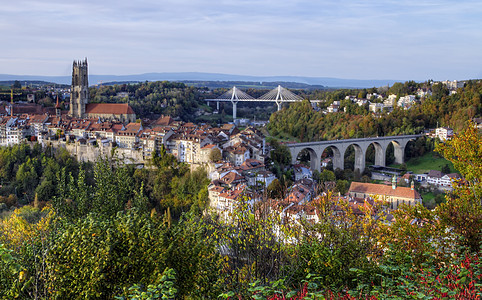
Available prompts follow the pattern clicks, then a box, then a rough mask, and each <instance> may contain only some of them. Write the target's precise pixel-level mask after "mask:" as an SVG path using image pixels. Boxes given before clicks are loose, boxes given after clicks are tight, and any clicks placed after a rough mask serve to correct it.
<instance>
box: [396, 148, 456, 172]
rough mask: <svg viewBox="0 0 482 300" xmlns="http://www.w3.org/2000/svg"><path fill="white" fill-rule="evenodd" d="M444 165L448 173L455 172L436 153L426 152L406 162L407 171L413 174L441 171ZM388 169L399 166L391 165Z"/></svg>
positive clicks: (452, 167)
mask: <svg viewBox="0 0 482 300" xmlns="http://www.w3.org/2000/svg"><path fill="white" fill-rule="evenodd" d="M446 164H448V165H449V167H450V173H455V172H456V170H455V168H454V166H453V165H452V163H451V162H449V161H448V160H446V159H445V158H443V157H441V156H440V155H439V154H438V153H436V152H428V153H425V154H424V155H422V156H419V157H414V158H411V159H409V160H408V161H407V162H406V165H407V170H408V171H412V172H413V173H415V174H422V173H428V172H429V171H430V170H438V171H441V169H442V167H443V166H445V165H446ZM390 167H394V168H399V167H400V165H397V164H392V165H390Z"/></svg>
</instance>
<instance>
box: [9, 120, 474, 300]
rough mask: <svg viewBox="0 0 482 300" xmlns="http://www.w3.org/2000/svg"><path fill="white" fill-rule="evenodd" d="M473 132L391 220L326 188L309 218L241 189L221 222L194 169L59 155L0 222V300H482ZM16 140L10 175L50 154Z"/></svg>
mask: <svg viewBox="0 0 482 300" xmlns="http://www.w3.org/2000/svg"><path fill="white" fill-rule="evenodd" d="M481 141H482V137H481V135H480V133H478V132H477V130H476V129H475V128H474V127H471V126H469V127H468V129H467V130H465V131H464V132H463V133H461V134H460V135H458V136H457V137H455V138H454V139H453V140H452V141H450V142H447V143H446V144H444V145H440V146H439V148H438V149H439V151H440V152H441V153H442V154H443V155H444V156H446V158H447V159H449V160H451V161H452V162H453V163H454V165H455V166H456V167H457V168H458V169H459V171H460V172H461V174H463V175H464V176H465V177H466V181H464V182H457V183H455V187H456V188H455V190H454V192H453V194H451V195H450V196H448V197H447V199H446V200H447V201H446V203H445V204H443V205H440V206H439V207H438V208H437V209H436V210H428V209H426V208H424V207H422V206H416V207H403V206H402V208H401V209H399V210H397V211H395V212H393V215H394V217H395V219H394V221H393V222H391V223H389V222H387V220H386V216H387V213H388V211H387V210H386V208H385V206H384V204H383V202H375V203H374V204H370V203H368V202H367V203H365V205H364V206H363V207H362V208H361V210H362V214H361V215H356V214H354V212H353V210H352V208H351V206H350V205H349V204H348V203H347V202H345V201H344V200H343V199H338V200H333V198H332V197H331V196H330V194H329V193H328V194H326V195H323V196H320V197H317V198H316V200H314V201H313V202H312V204H313V205H315V206H316V207H317V209H318V215H317V217H318V219H319V222H317V223H311V222H309V221H307V220H306V219H304V218H302V219H300V222H299V223H288V222H286V219H285V218H283V217H282V216H281V215H280V214H279V213H276V212H273V211H272V210H271V209H270V207H271V205H270V203H269V202H268V200H264V201H260V202H258V203H252V202H251V201H250V199H249V198H245V199H244V200H243V201H241V202H240V203H239V206H238V208H237V209H236V210H234V211H233V212H231V213H230V214H229V220H230V221H225V220H224V218H222V217H218V216H217V215H214V214H213V215H211V214H209V212H208V211H206V210H204V207H205V205H206V182H205V180H206V179H205V174H204V173H203V172H202V171H198V172H199V173H196V172H190V171H189V170H188V169H187V168H186V166H185V165H184V164H180V163H178V162H177V161H176V160H175V159H174V158H173V157H172V156H170V155H168V154H166V153H165V152H164V151H162V152H161V153H160V154H159V155H156V156H154V158H153V162H152V166H151V168H149V169H144V170H134V169H133V168H131V167H128V166H124V165H122V164H119V162H117V161H116V160H115V158H111V159H109V160H104V161H99V162H97V163H96V164H94V165H93V166H89V165H77V164H75V163H73V164H72V165H71V166H72V168H71V169H70V171H69V169H68V168H67V167H66V166H67V165H68V164H63V165H61V166H62V167H60V166H59V167H58V169H56V172H54V175H55V176H54V179H55V194H54V195H53V196H52V197H51V198H50V199H48V201H46V202H47V203H46V205H45V207H44V208H43V209H41V208H40V205H38V203H37V205H35V202H36V201H33V203H32V205H25V206H23V207H19V208H16V209H14V210H13V211H12V210H9V211H8V214H4V216H3V218H2V219H1V220H0V298H1V299H160V298H163V299H202V298H207V299H215V298H218V297H220V298H225V299H226V298H230V299H251V298H254V299H323V297H324V298H327V299H413V298H415V297H416V298H419V299H445V298H452V299H480V297H481V296H482V293H481V288H480V287H481V286H482V264H481V263H480V257H481V254H482V252H481V246H482V245H481V243H480V241H481V236H482V224H481V223H480V220H481V219H482V218H481V211H482V209H481V205H482V204H481V203H480V192H481V186H482V176H481V171H480V170H481V165H480V164H481V160H482V155H481V149H482V144H481ZM22 147H26V146H18V148H15V147H11V148H6V150H5V149H2V150H4V151H5V152H4V153H7V154H8V153H10V154H9V155H6V156H2V157H9V159H8V160H6V161H10V164H12V168H15V166H17V167H16V168H17V170H16V171H12V173H11V174H10V175H9V176H10V178H16V174H15V175H14V173H15V172H16V173H18V172H20V171H19V170H20V169H21V168H20V166H21V165H22V164H24V163H26V162H27V161H28V160H29V159H30V161H32V160H33V158H35V157H36V156H39V157H42V155H44V157H46V158H45V159H46V160H47V158H48V157H50V155H54V156H55V155H59V154H55V153H54V154H50V153H45V152H44V151H43V150H41V149H37V150H36V151H37V152H35V151H34V150H33V149H32V148H30V149H27V148H22ZM14 149H15V151H16V152H14ZM20 149H23V150H22V151H20ZM461 150H463V151H461ZM28 151H30V152H28ZM278 151H279V152H280V153H282V152H283V151H284V150H283V147H279V149H278ZM12 152H14V153H18V154H19V155H18V157H17V155H13V156H12V154H11V153H12ZM22 153H29V155H28V156H27V155H25V157H23V156H22V155H20V154H22ZM12 157H16V158H15V159H13V158H12ZM66 161H68V159H67V160H66ZM276 163H278V164H283V159H282V158H281V157H279V158H278V159H276ZM33 166H35V164H33ZM39 166H42V164H39ZM2 170H4V171H2V172H7V171H8V170H9V168H3V167H2ZM39 172H40V173H38V174H39V175H40V177H42V176H43V173H44V172H45V168H40V167H39ZM319 176H320V178H327V179H332V177H333V174H329V173H325V174H320V175H319ZM166 183H167V184H166ZM9 184H11V183H9ZM19 188H20V187H19ZM9 189H10V190H11V187H10V188H9ZM157 197H161V198H162V199H161V200H159V199H158V198H157ZM37 202H38V200H37ZM171 210H172V215H171ZM335 210H336V211H337V213H334V211H335Z"/></svg>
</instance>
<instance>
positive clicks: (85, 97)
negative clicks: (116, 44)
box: [69, 58, 136, 123]
mask: <svg viewBox="0 0 482 300" xmlns="http://www.w3.org/2000/svg"><path fill="white" fill-rule="evenodd" d="M69 115H70V116H71V117H73V118H80V119H86V118H87V119H98V118H100V119H103V120H110V121H119V122H122V123H130V122H135V121H136V114H135V112H134V110H132V107H130V105H129V104H127V103H89V74H88V66H87V58H86V59H85V60H84V61H74V63H73V66H72V85H71V88H70V112H69Z"/></svg>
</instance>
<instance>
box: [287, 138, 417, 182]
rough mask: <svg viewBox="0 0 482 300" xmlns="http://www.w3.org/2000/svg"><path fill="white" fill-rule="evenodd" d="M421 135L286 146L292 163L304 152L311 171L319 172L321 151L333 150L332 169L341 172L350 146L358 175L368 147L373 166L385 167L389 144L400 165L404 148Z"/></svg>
mask: <svg viewBox="0 0 482 300" xmlns="http://www.w3.org/2000/svg"><path fill="white" fill-rule="evenodd" d="M421 136H422V135H421V134H414V135H398V136H383V137H372V138H357V139H348V140H334V141H321V142H308V143H296V144H286V146H287V147H288V149H289V150H290V152H291V159H292V163H293V164H294V163H296V159H297V157H298V155H299V154H300V152H301V151H303V150H306V151H308V153H309V154H310V163H311V169H312V170H318V171H320V170H321V162H320V157H321V155H322V154H323V151H325V149H327V148H331V149H332V150H333V169H337V168H339V169H341V170H343V165H344V159H345V151H346V149H348V147H350V146H351V145H353V146H354V148H355V170H356V169H358V170H359V171H360V173H362V172H363V171H364V170H365V155H366V151H367V149H368V146H370V145H371V144H373V146H374V147H375V165H379V166H383V167H384V166H385V155H386V151H387V148H388V145H390V143H392V144H393V147H394V152H395V153H394V154H395V162H396V163H398V164H402V163H403V162H404V154H405V146H406V145H407V143H408V142H409V141H411V140H415V139H416V138H418V137H421Z"/></svg>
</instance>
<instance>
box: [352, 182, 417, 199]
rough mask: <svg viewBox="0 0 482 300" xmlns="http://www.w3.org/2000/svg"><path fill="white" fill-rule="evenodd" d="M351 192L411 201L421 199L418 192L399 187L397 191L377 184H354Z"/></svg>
mask: <svg viewBox="0 0 482 300" xmlns="http://www.w3.org/2000/svg"><path fill="white" fill-rule="evenodd" d="M349 192H354V193H364V194H367V195H381V196H392V197H403V198H411V199H420V198H421V197H420V194H419V193H418V192H417V191H416V190H412V189H411V188H408V187H401V186H397V187H396V189H393V188H392V186H391V185H384V184H375V183H363V182H352V183H351V185H350V189H349Z"/></svg>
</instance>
